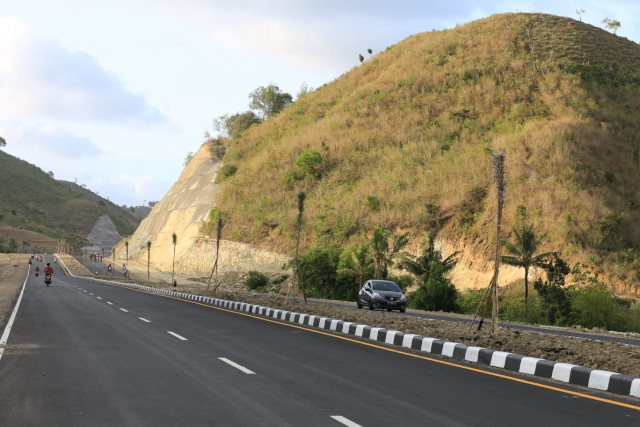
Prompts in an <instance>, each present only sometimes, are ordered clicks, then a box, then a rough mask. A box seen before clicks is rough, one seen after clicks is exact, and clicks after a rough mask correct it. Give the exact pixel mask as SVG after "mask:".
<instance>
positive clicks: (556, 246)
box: [217, 13, 640, 290]
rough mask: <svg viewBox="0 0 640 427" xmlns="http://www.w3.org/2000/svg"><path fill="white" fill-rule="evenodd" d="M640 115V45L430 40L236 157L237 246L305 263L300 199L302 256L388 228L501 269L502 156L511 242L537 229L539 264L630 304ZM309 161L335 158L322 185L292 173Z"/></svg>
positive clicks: (547, 33) (558, 38)
mask: <svg viewBox="0 0 640 427" xmlns="http://www.w3.org/2000/svg"><path fill="white" fill-rule="evenodd" d="M354 58H355V54H354ZM638 111H640V45H638V44H636V43H634V42H631V41H629V40H627V39H624V38H621V37H618V36H616V35H613V34H611V33H609V32H606V31H604V30H602V29H600V28H597V27H594V26H591V25H589V24H586V23H583V22H578V21H575V20H573V19H569V18H562V17H557V16H551V15H544V14H521V13H518V14H503V15H495V16H492V17H489V18H487V19H481V20H478V21H474V22H471V23H469V24H466V25H462V26H459V27H456V28H454V29H451V30H446V31H437V32H436V31H432V32H425V33H421V34H417V35H414V36H411V37H408V38H407V39H406V40H404V41H402V42H400V43H398V44H396V45H394V46H391V47H389V48H387V50H386V51H384V52H381V53H379V54H377V55H375V56H373V57H371V58H369V59H368V60H367V61H365V62H364V63H363V64H362V65H359V66H357V67H355V68H354V69H352V70H350V71H349V72H347V73H345V74H344V75H342V76H341V77H339V78H338V79H336V80H335V81H333V82H331V83H328V84H326V85H324V86H322V87H321V88H319V89H317V90H315V91H313V92H311V93H307V94H304V95H302V96H301V97H300V98H299V99H298V100H296V102H294V103H293V104H291V105H290V106H289V107H287V108H286V109H285V110H283V111H282V112H281V113H280V114H279V115H278V116H277V117H275V118H274V119H272V120H269V121H267V122H264V123H262V124H260V125H258V126H255V127H252V128H251V129H249V130H248V131H247V132H245V133H244V134H242V135H240V136H239V137H237V138H235V139H233V140H229V141H226V144H227V154H226V156H225V157H224V162H225V165H233V166H236V167H237V171H236V172H235V174H233V175H232V176H230V177H229V178H227V179H226V180H225V181H224V182H223V188H222V191H221V194H220V197H219V199H218V202H217V204H218V207H219V209H220V210H221V211H222V212H223V214H225V216H226V217H227V223H226V226H225V231H224V233H225V236H226V237H227V238H233V239H236V240H240V241H245V242H250V243H253V244H256V245H258V246H262V247H265V248H269V249H276V250H279V251H281V252H288V253H293V248H294V245H295V234H296V230H295V221H296V214H297V201H296V195H297V193H298V191H301V190H302V191H305V192H306V193H307V200H306V204H305V207H306V209H305V228H304V232H303V236H302V239H303V240H302V248H309V247H312V246H315V245H318V244H331V243H335V244H339V245H345V244H348V243H349V242H352V241H363V240H364V239H366V238H367V237H368V236H370V235H371V232H372V230H373V228H374V227H375V226H377V225H383V226H385V227H387V228H389V229H391V230H394V231H396V232H400V231H410V232H411V233H412V236H413V238H414V239H416V240H417V241H422V240H423V239H424V236H425V234H426V232H427V231H428V230H436V231H437V232H438V233H439V235H440V236H442V237H444V238H445V239H447V240H448V241H451V242H456V243H457V244H458V245H459V246H460V247H462V246H464V247H466V248H471V249H472V250H473V251H474V253H475V254H477V256H478V257H479V258H481V259H486V260H487V262H490V259H491V256H492V250H493V244H494V243H495V239H496V235H495V217H496V209H497V208H496V191H495V185H494V183H493V169H492V163H491V156H490V153H491V152H492V151H503V152H504V153H505V154H506V164H505V174H506V180H507V190H506V194H505V208H504V223H503V230H505V233H504V234H505V235H504V236H503V237H506V236H507V235H508V233H509V231H510V229H511V225H513V224H514V223H516V221H520V220H525V221H528V222H531V223H533V224H534V225H535V228H536V230H537V231H538V232H545V233H547V240H546V244H545V247H544V248H542V250H544V251H547V250H548V251H559V252H561V253H562V256H563V257H565V258H566V259H568V260H569V261H571V262H572V263H575V262H581V263H584V264H586V265H588V266H589V267H590V268H591V269H592V271H593V272H595V273H596V274H599V275H604V277H606V278H607V279H610V280H612V281H613V282H616V283H618V284H619V285H620V286H623V287H624V288H625V289H626V290H632V289H634V286H636V284H637V283H639V282H638V272H639V271H640V257H639V256H638V251H639V250H640V228H639V227H637V224H638V223H639V220H640V187H639V186H638V185H637V183H638V182H640V121H639V120H638ZM308 150H315V151H317V152H319V153H320V154H321V155H322V158H323V161H322V164H321V166H320V167H319V168H318V174H317V175H316V176H315V177H314V176H312V175H309V174H307V175H305V174H304V173H303V172H302V171H300V170H299V169H298V168H296V166H295V161H296V159H297V158H298V157H299V156H300V155H301V154H303V153H305V152H307V151H308ZM601 277H602V276H601ZM635 289H636V290H637V287H636V288H635Z"/></svg>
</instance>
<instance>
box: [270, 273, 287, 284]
mask: <svg viewBox="0 0 640 427" xmlns="http://www.w3.org/2000/svg"><path fill="white" fill-rule="evenodd" d="M288 278H289V275H288V274H281V275H280V276H278V277H276V278H275V279H273V280H272V281H271V283H273V284H274V285H279V284H280V283H282V282H284V281H285V280H287V279H288Z"/></svg>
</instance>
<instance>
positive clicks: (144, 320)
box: [138, 317, 151, 323]
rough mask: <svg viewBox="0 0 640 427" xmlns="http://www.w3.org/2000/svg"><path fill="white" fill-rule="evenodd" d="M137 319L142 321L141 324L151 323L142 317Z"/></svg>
mask: <svg viewBox="0 0 640 427" xmlns="http://www.w3.org/2000/svg"><path fill="white" fill-rule="evenodd" d="M138 319H140V320H142V321H143V322H146V323H151V320H147V319H145V318H144V317H138Z"/></svg>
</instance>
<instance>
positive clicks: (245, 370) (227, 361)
mask: <svg viewBox="0 0 640 427" xmlns="http://www.w3.org/2000/svg"><path fill="white" fill-rule="evenodd" d="M218 359H220V360H222V361H223V362H224V363H226V364H228V365H231V366H233V367H234V368H236V369H238V370H240V371H242V372H244V373H245V374H250V375H251V374H255V372H253V371H252V370H250V369H247V368H245V367H244V366H242V365H238V364H237V363H236V362H234V361H232V360H229V359H227V358H226V357H218Z"/></svg>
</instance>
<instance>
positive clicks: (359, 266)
mask: <svg viewBox="0 0 640 427" xmlns="http://www.w3.org/2000/svg"><path fill="white" fill-rule="evenodd" d="M350 261H351V262H350V264H351V265H350V266H349V267H345V268H341V269H340V270H338V271H337V273H338V274H344V273H347V274H353V275H354V276H355V279H356V283H357V284H358V288H359V287H360V286H362V282H364V277H365V276H366V274H367V271H370V270H369V269H370V268H371V264H372V262H373V259H372V258H371V257H370V256H369V249H368V248H367V246H366V245H360V246H358V248H357V249H356V250H354V251H353V252H351V260H350Z"/></svg>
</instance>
